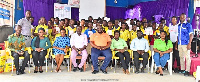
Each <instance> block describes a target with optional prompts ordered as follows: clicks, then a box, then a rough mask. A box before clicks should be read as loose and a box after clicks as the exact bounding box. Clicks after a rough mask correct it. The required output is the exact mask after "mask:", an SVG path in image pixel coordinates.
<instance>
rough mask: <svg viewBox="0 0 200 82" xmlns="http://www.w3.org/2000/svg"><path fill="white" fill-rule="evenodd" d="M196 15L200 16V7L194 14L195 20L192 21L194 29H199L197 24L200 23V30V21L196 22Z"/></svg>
mask: <svg viewBox="0 0 200 82" xmlns="http://www.w3.org/2000/svg"><path fill="white" fill-rule="evenodd" d="M196 14H199V15H200V7H197V8H196V10H195V14H194V16H193V19H192V28H193V29H197V25H196V23H197V22H199V29H200V19H199V20H198V21H197V20H196Z"/></svg>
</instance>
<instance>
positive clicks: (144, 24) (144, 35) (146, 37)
mask: <svg viewBox="0 0 200 82" xmlns="http://www.w3.org/2000/svg"><path fill="white" fill-rule="evenodd" d="M147 26H148V23H147V22H144V23H143V28H140V29H141V31H142V33H143V37H144V38H145V39H147V41H148V42H149V36H148V35H147V34H146V31H145V29H147Z"/></svg>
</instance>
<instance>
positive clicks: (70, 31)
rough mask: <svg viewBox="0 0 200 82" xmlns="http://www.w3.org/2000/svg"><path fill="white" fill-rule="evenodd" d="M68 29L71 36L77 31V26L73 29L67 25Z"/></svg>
mask: <svg viewBox="0 0 200 82" xmlns="http://www.w3.org/2000/svg"><path fill="white" fill-rule="evenodd" d="M67 31H68V36H71V35H72V34H73V33H75V32H76V27H74V28H73V29H72V27H71V26H68V27H67Z"/></svg>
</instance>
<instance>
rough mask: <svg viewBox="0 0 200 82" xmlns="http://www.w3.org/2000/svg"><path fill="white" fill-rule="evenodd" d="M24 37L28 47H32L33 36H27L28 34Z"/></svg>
mask: <svg viewBox="0 0 200 82" xmlns="http://www.w3.org/2000/svg"><path fill="white" fill-rule="evenodd" d="M24 38H25V45H26V47H31V41H32V38H31V37H27V36H24Z"/></svg>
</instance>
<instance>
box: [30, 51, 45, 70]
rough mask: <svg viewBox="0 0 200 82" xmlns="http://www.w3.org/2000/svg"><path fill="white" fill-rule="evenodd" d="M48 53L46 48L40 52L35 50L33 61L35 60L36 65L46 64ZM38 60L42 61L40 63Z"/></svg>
mask: <svg viewBox="0 0 200 82" xmlns="http://www.w3.org/2000/svg"><path fill="white" fill-rule="evenodd" d="M46 55H47V51H46V50H44V51H41V52H38V51H33V62H34V65H35V66H37V67H38V66H42V65H44V60H45V56H46ZM38 61H39V62H40V63H39V64H40V65H38Z"/></svg>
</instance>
